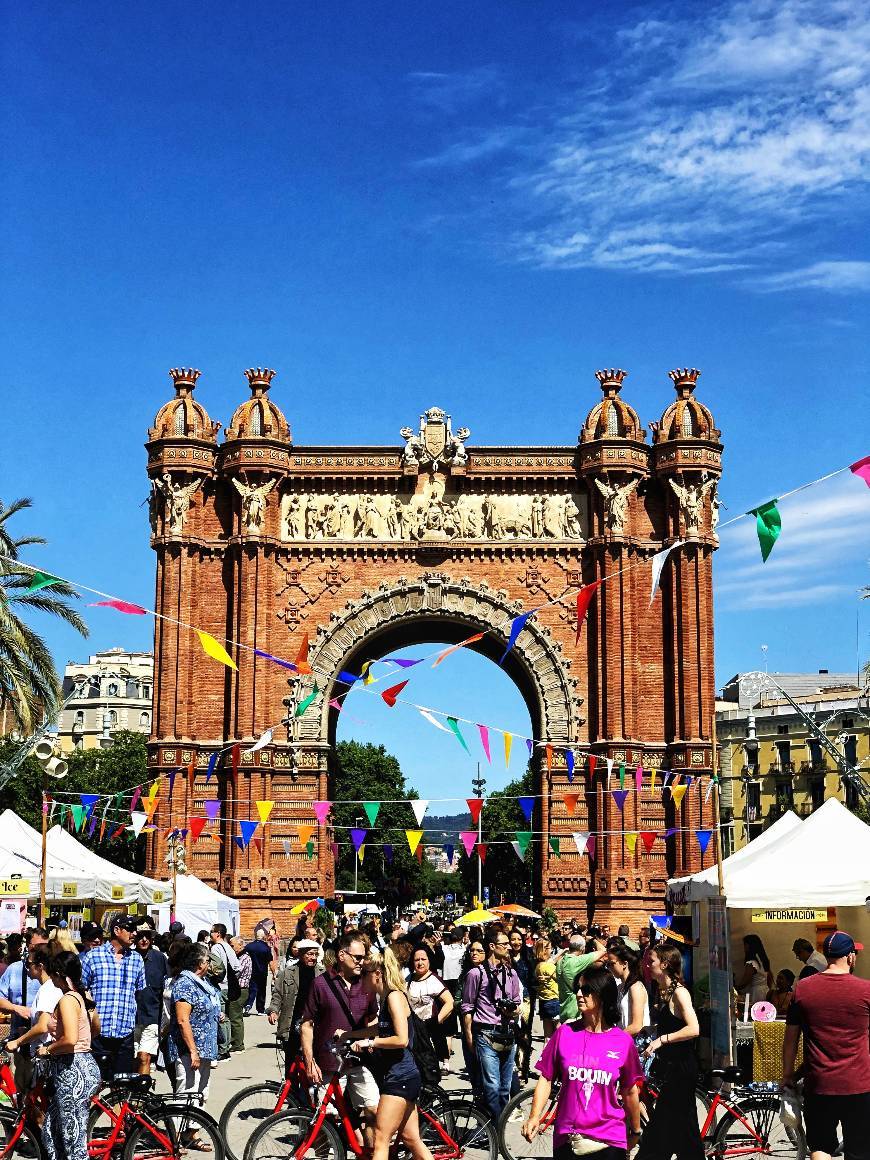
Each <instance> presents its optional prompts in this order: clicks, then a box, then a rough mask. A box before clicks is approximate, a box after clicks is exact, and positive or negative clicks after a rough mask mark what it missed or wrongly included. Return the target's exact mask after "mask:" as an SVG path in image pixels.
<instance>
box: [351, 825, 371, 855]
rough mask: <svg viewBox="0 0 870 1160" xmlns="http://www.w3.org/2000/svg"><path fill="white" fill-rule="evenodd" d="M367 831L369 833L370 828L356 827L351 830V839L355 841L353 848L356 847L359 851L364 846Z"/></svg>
mask: <svg viewBox="0 0 870 1160" xmlns="http://www.w3.org/2000/svg"><path fill="white" fill-rule="evenodd" d="M367 833H368V830H360V829H356V828H354V829H352V830H351V832H350V840H351V841H352V842H353V848H354V850H356V851H357V853H359V851H360V848H361V847H362V845H363V843H364V842H365V840H366V834H367Z"/></svg>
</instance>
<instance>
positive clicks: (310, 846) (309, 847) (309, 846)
mask: <svg viewBox="0 0 870 1160" xmlns="http://www.w3.org/2000/svg"><path fill="white" fill-rule="evenodd" d="M305 853H306V854H307V855H308V861H309V862H310V861H311V859H312V858H313V857H314V841H313V840H312V841H309V842H306V843H305Z"/></svg>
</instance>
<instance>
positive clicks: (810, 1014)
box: [782, 930, 870, 1160]
mask: <svg viewBox="0 0 870 1160" xmlns="http://www.w3.org/2000/svg"><path fill="white" fill-rule="evenodd" d="M863 949H864V947H863V946H862V944H861V943H856V942H855V940H854V939H853V938H852V936H851V935H849V934H846V933H845V931H842V930H838V931H835V932H834V933H833V934H830V935H828V937H827V938H826V939H825V942H824V945H823V947H822V953H823V954H824V956H825V962H826V967H825V970H824V971H820V972H818V973H817V974H814V975H810V976H809V977H808V978H806V979H799V980H798V982H797V983H796V984H795V989H794V998H793V999H792V1001H791V1005H790V1006H789V1009H788V1012H787V1014H786V1017H785V1018H786V1029H785V1040H784V1043H783V1048H782V1069H783V1083H784V1084H787V1085H789V1086H791V1085H793V1084H794V1081H795V1060H796V1058H797V1048H798V1039H799V1038H800V1037H801V1035H803V1046H804V1065H803V1074H804V1124H805V1128H806V1137H807V1148H808V1149H809V1151H810V1153H811V1156H812V1160H821V1158H822V1157H823V1156H828V1157H829V1156H832V1155H833V1154H834V1153H835V1152H836V1151H837V1148H838V1139H837V1127H838V1125H839V1126H841V1127H842V1132H843V1150H844V1153H845V1155H846V1156H847V1157H848V1160H870V980H867V979H859V978H857V977H856V976H855V975H854V974H853V973H852V972H853V971H854V969H855V961H856V955H857V953H858V951H862V950H863Z"/></svg>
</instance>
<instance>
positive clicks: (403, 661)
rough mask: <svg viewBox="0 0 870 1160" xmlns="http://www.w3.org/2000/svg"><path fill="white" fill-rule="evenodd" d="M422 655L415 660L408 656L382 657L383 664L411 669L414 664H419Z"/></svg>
mask: <svg viewBox="0 0 870 1160" xmlns="http://www.w3.org/2000/svg"><path fill="white" fill-rule="evenodd" d="M422 660H423V657H418V658H417V660H411V659H410V658H408V657H384V664H385V665H398V666H399V668H400V669H412V668H413V667H414V665H419V663H420V661H422Z"/></svg>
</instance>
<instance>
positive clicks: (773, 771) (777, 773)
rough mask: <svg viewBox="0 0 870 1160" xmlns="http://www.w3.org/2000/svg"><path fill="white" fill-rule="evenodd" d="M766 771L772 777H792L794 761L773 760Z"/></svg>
mask: <svg viewBox="0 0 870 1160" xmlns="http://www.w3.org/2000/svg"><path fill="white" fill-rule="evenodd" d="M767 772H768V773H769V774H770V775H771V776H772V777H794V762H793V761H773V762H771V764H770V765H769V766H768V767H767Z"/></svg>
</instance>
